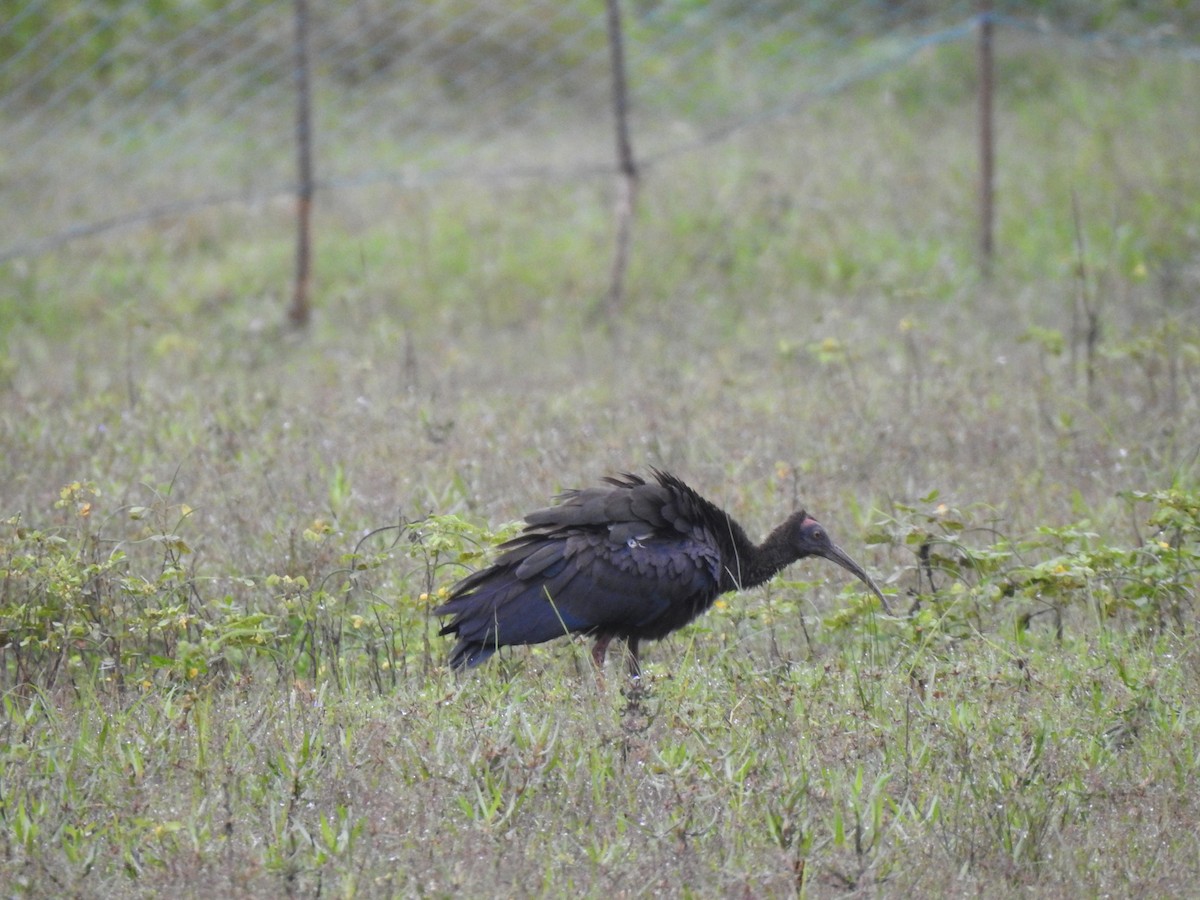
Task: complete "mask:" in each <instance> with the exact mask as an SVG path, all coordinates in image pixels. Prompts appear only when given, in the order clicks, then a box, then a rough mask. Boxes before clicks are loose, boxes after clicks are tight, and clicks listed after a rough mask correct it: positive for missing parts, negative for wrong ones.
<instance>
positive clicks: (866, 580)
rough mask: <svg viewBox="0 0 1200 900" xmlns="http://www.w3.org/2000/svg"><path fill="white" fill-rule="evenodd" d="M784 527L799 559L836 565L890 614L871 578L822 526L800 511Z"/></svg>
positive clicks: (881, 594)
mask: <svg viewBox="0 0 1200 900" xmlns="http://www.w3.org/2000/svg"><path fill="white" fill-rule="evenodd" d="M785 527H787V529H788V532H789V538H790V541H791V544H792V548H793V549H794V550H795V552H796V554H797V556H798V557H799V558H803V557H805V556H822V557H824V558H825V559H828V560H830V561H831V562H835V563H837V564H838V565H839V566H841V567H842V568H843V569H845V570H846V571H847V572H850V573H851V574H852V575H854V576H855V577H856V578H858V579H859V580H860V581H861V582H862V583H863V584H865V585H866V586H867V587H869V588H870V589H871V592H872V593H873V594H874V595H875V596H876V597H878V598H879V602H880V603H881V604H882V605H883V608H884V610H885V611H887V612H889V613H890V612H891V608H890V607H889V606H888V603H887V600H886V599H885V598H884V596H883V592H882V591H880V590H879V588H878V587H877V586H876V584H875V582H874V581H872V580H871V576H870V575H868V574H867V573H866V570H865V569H863V567H862V566H860V565H859V564H858V563H856V562H855V561H854V560H852V559H851V558H850V557H849V555H848V554H847V553H846V551H845V550H843V549H842V548H841V547H839V546H838V545H837V544H835V543H834V542H833V541H832V540H831V539H830V537H829V532H828V531H826V530H825V526H824V525H822V524H821V523H820V522H818V521H817V520H816V519H814V518H813V517H812V516H810V515H809V514H808V513H806V512H805V511H804V510H801V511H800V512H798V513H795V514H793V515H792V516H791V518H789V519H788V521H787V525H786V526H785Z"/></svg>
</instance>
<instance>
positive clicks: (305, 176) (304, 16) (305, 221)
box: [288, 0, 313, 327]
mask: <svg viewBox="0 0 1200 900" xmlns="http://www.w3.org/2000/svg"><path fill="white" fill-rule="evenodd" d="M295 15H296V58H295V66H296V152H297V160H296V161H297V168H298V177H297V181H296V284H295V288H294V290H293V293H292V307H291V309H289V310H288V318H289V319H290V320H291V321H292V323H293V324H294V325H297V326H300V327H304V326H306V325H307V324H308V320H309V316H310V304H309V296H308V295H309V282H310V280H311V275H312V249H311V247H312V240H311V235H310V220H311V216H312V198H313V164H312V94H311V91H310V89H309V68H308V65H309V62H308V0H295Z"/></svg>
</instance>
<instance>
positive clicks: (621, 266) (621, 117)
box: [605, 0, 638, 322]
mask: <svg viewBox="0 0 1200 900" xmlns="http://www.w3.org/2000/svg"><path fill="white" fill-rule="evenodd" d="M605 6H606V8H607V13H608V46H609V51H610V55H611V58H612V84H613V114H614V118H615V120H616V137H617V203H616V233H617V234H616V249H615V250H614V253H613V265H612V276H611V278H610V279H609V286H608V300H607V303H606V304H605V307H606V310H607V313H608V317H609V321H610V322H611V321H613V320H614V319H615V317H616V315H617V313H619V312H620V310H621V307H622V305H623V304H624V299H625V272H626V270H627V269H628V267H629V252H630V245H631V243H632V238H633V209H634V203H635V202H636V199H637V179H638V173H637V164H636V163H635V162H634V158H633V144H632V142H631V141H630V139H629V95H628V92H627V89H626V82H625V42H624V38H623V36H622V33H621V9H620V0H605Z"/></svg>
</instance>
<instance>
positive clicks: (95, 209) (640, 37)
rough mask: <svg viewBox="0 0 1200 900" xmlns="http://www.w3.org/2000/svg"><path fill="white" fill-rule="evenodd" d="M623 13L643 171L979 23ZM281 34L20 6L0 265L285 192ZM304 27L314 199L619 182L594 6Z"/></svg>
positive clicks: (1086, 39)
mask: <svg viewBox="0 0 1200 900" xmlns="http://www.w3.org/2000/svg"><path fill="white" fill-rule="evenodd" d="M1045 7H1046V4H1044V3H1038V4H1035V3H1032V2H1024V3H1022V2H1010V3H999V2H998V3H996V4H995V11H994V12H990V13H988V15H989V16H990V20H991V21H992V22H993V24H994V26H995V27H996V28H997V29H1003V30H1005V31H1007V32H1012V33H1021V34H1029V35H1034V36H1037V37H1040V38H1043V39H1046V40H1053V41H1055V42H1056V43H1062V42H1064V41H1070V42H1072V46H1075V47H1079V48H1082V49H1083V51H1084V52H1089V51H1095V52H1109V51H1110V50H1112V49H1113V48H1116V49H1119V50H1123V51H1125V52H1130V53H1148V52H1170V53H1175V54H1178V55H1179V56H1180V57H1181V58H1184V59H1191V60H1200V51H1198V48H1197V47H1195V46H1194V45H1193V44H1190V43H1188V41H1187V40H1186V39H1185V36H1184V35H1183V33H1182V31H1181V27H1180V26H1178V25H1175V24H1173V23H1170V22H1168V23H1166V24H1165V25H1164V26H1163V27H1161V28H1158V29H1156V30H1155V31H1154V32H1152V33H1149V34H1146V33H1122V32H1120V31H1108V32H1102V33H1101V32H1089V31H1087V30H1086V28H1085V27H1083V26H1082V25H1080V21H1082V22H1083V24H1084V25H1086V24H1087V19H1086V17H1084V18H1083V19H1079V20H1078V21H1077V20H1076V19H1070V18H1069V17H1068V19H1066V20H1064V21H1059V22H1052V21H1050V20H1048V19H1047V18H1046V17H1045V15H1043V14H1042V11H1043V10H1044V8H1045ZM1064 8H1068V9H1075V7H1073V6H1071V5H1070V4H1065V5H1064ZM627 11H628V15H627V16H626V26H625V29H626V47H627V65H628V77H629V98H630V104H631V125H632V128H633V131H634V140H635V144H636V146H637V149H638V153H639V159H638V161H639V165H649V166H654V165H663V164H665V163H666V162H667V161H669V160H671V159H672V158H674V157H677V156H680V155H682V154H686V153H691V152H695V151H696V150H698V149H700V148H703V147H705V146H708V145H711V144H712V143H714V142H717V141H721V140H724V139H726V138H728V137H729V136H731V135H734V134H737V133H740V132H742V131H745V130H747V129H752V128H755V127H758V126H760V125H762V124H763V123H765V122H770V121H772V120H775V119H778V118H780V117H783V116H788V115H793V114H795V113H796V112H798V111H800V110H802V109H804V108H805V107H806V106H807V105H809V104H810V103H812V102H813V100H815V99H818V98H824V97H829V96H831V95H834V94H837V93H839V92H841V91H844V90H846V89H847V88H849V87H851V86H853V85H855V84H859V83H861V82H863V81H866V80H870V79H873V78H877V77H880V76H881V75H883V74H885V73H887V72H889V71H892V70H895V69H898V68H901V67H903V66H907V65H910V64H912V62H913V60H914V59H916V58H918V57H919V56H920V54H921V53H922V51H924V50H926V49H928V48H930V47H934V46H939V45H943V44H949V43H954V42H960V41H966V40H968V39H969V38H970V36H971V35H972V34H974V33H975V31H976V29H977V28H978V25H979V22H980V12H979V4H978V2H974V0H962V2H949V3H930V2H918V0H891V2H883V0H855V2H848V3H838V2H834V0H813V2H806V3H785V2H779V0H758V2H741V3H733V2H711V3H706V4H696V3H686V2H682V0H677V2H670V0H662V2H657V3H636V4H633V3H630V4H629V5H628V7H627ZM1081 15H1082V14H1081ZM1077 18H1078V17H1077ZM292 23H293V0H201V2H196V3H189V4H174V5H172V4H155V5H149V4H142V3H139V2H132V0H128V2H117V3H113V2H111V0H74V2H72V3H67V2H65V0H28V2H26V3H24V4H23V5H21V6H20V7H19V8H18V9H16V10H15V11H14V13H13V14H12V15H11V16H9V17H8V18H7V21H4V22H0V51H3V52H0V59H2V60H3V61H2V62H0V132H2V134H3V142H2V144H3V147H4V151H3V154H2V155H0V197H2V198H3V201H4V202H3V204H2V208H3V212H0V262H2V261H6V260H12V259H14V258H17V257H21V256H34V255H37V254H41V253H45V252H48V251H50V250H52V249H54V248H56V247H60V246H62V245H64V244H67V243H69V242H71V241H74V240H77V239H78V238H81V237H85V236H95V235H98V234H102V233H104V232H107V231H112V230H115V229H120V228H123V227H128V226H131V225H136V224H139V223H145V222H150V221H154V220H156V219H159V218H162V217H166V216H184V215H188V214H190V213H192V212H195V211H197V210H200V209H204V208H209V207H213V206H221V205H227V204H233V203H258V202H262V201H264V200H267V199H270V198H273V197H277V196H279V195H282V194H287V193H291V192H294V191H295V189H296V179H297V176H296V174H295V162H294V161H295V159H296V150H295V146H294V141H295V128H294V121H295V117H294V110H295V78H294V47H293V40H294V34H293V32H294V29H293V27H292ZM310 27H311V40H312V47H311V60H312V62H311V69H312V79H313V82H312V92H313V131H314V140H315V145H314V149H315V159H314V166H315V175H316V177H315V181H314V184H315V187H316V189H317V190H318V191H319V192H323V191H335V190H341V189H349V188H353V187H360V186H363V185H368V184H377V183H388V184H392V185H396V186H398V187H401V188H405V187H421V186H429V185H432V184H436V183H439V182H443V181H445V180H447V179H456V180H461V179H478V180H479V181H480V182H481V183H495V182H501V181H508V180H512V179H552V180H564V179H579V180H583V179H592V178H595V177H599V176H603V175H611V174H614V173H615V172H616V169H617V162H616V160H615V159H614V157H613V152H612V139H611V128H612V109H611V96H610V92H609V85H610V83H611V81H610V78H611V75H610V70H609V49H608V45H607V42H606V35H605V19H604V3H603V0H525V2H519V3H509V2H499V0H430V2H425V3H415V4H397V3H385V2H373V0H356V2H352V3H344V4H342V3H339V4H327V3H319V2H314V3H313V4H312V21H311V26H310ZM513 134H520V136H521V138H522V139H521V141H520V142H519V145H516V144H515V143H514V142H513V141H510V140H508V138H509V137H510V136H511V135H513ZM85 172H86V173H89V174H90V175H93V176H94V175H99V176H101V177H99V178H97V177H87V178H85V177H80V176H81V173H85Z"/></svg>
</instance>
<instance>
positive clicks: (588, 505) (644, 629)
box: [435, 472, 721, 666]
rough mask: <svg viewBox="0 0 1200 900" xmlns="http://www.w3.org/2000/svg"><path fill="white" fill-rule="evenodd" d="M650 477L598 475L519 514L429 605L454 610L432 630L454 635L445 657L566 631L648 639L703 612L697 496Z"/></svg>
mask: <svg viewBox="0 0 1200 900" xmlns="http://www.w3.org/2000/svg"><path fill="white" fill-rule="evenodd" d="M655 475H656V477H657V479H658V483H657V484H650V483H647V482H646V481H645V480H644V479H642V478H640V477H639V476H637V475H630V474H625V475H622V476H617V477H613V478H609V479H606V480H607V481H608V482H609V483H610V484H611V485H613V487H612V488H589V489H587V490H582V491H568V492H566V493H565V494H563V495H561V496H560V498H559V500H560V502H559V504H558V505H557V506H553V507H550V508H549V509H543V510H538V511H537V512H534V513H531V514H530V515H529V516H527V517H526V529H525V531H524V532H523V533H522V534H521V535H519V536H518V537H516V538H514V539H513V540H511V541H508V542H507V543H505V544H504V545H503V546H502V548H501V549H502V551H503V552H502V553H501V555H500V556H499V557H498V558H497V560H496V561H495V563H493V564H492V565H491V566H490V567H488V568H487V569H484V570H481V571H479V572H476V573H474V574H473V575H469V576H468V577H466V578H464V579H463V580H462V581H461V582H459V583H458V584H457V585H456V586H455V587H454V589H453V590H452V591H451V595H450V599H449V600H448V601H447V602H446V603H445V604H444V605H442V606H441V607H439V608H438V609H437V610H435V612H436V613H437V614H438V615H449V616H453V617H454V618H453V619H452V620H451V621H450V622H449V624H447V625H446V626H445V627H444V628H443V629H442V634H454V635H457V637H458V645H457V646H456V648H455V650H454V653H453V654H452V656H451V663H452V664H453V665H456V666H459V665H476V664H477V663H479V662H482V661H483V660H484V659H486V658H487V657H489V656H490V655H491V654H492V653H494V652H495V650H496V648H497V647H499V646H505V645H509V644H534V643H541V642H542V641H548V640H551V639H553V638H556V637H561V636H562V635H564V634H567V633H573V632H583V633H607V634H613V635H619V636H623V637H645V638H658V637H662V636H664V635H666V634H667V633H669V632H671V631H673V630H675V629H676V628H678V627H680V626H681V625H683V624H684V623H686V622H688V621H690V620H691V619H693V618H695V616H697V615H699V614H700V613H701V612H703V611H704V610H705V609H707V608H708V607H709V606H710V605H711V604H712V601H713V600H714V599H715V598H716V596H717V591H718V584H719V581H720V573H721V555H720V550H719V547H718V546H717V545H716V544H715V542H714V541H713V539H712V535H711V529H710V528H709V527H708V524H709V523H707V522H706V521H705V520H704V516H703V515H702V513H703V510H702V509H700V508H698V507H697V506H696V504H695V501H696V500H699V498H698V497H697V495H695V494H694V493H693V492H692V491H691V489H690V488H687V486H686V485H683V483H682V482H679V481H678V480H677V479H674V478H672V477H671V476H668V475H665V474H664V473H657V472H656V473H655ZM681 488H682V490H683V491H684V492H686V493H684V494H681V493H680V489H681ZM700 502H704V501H700Z"/></svg>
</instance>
